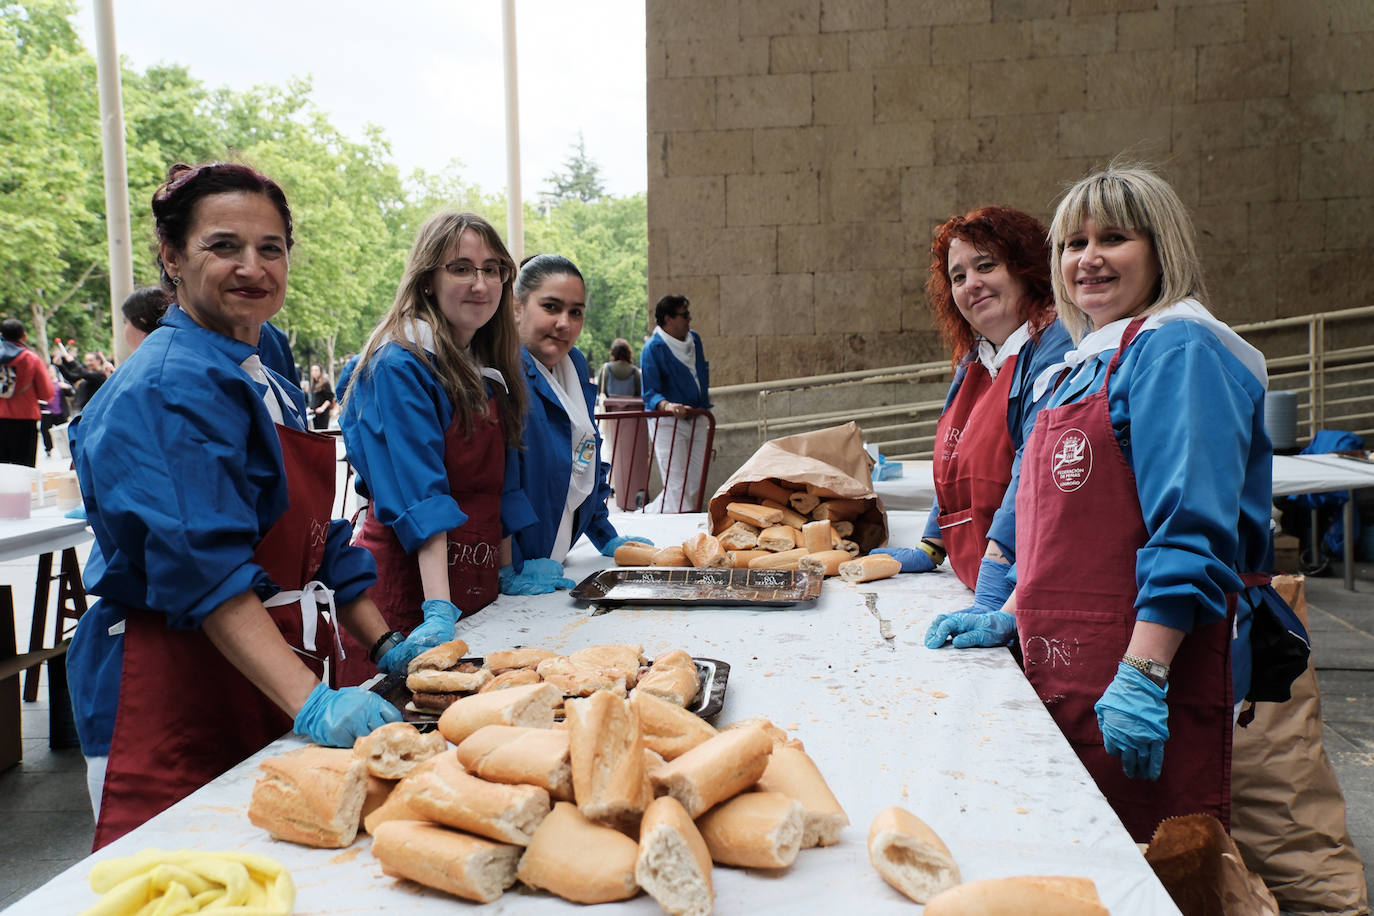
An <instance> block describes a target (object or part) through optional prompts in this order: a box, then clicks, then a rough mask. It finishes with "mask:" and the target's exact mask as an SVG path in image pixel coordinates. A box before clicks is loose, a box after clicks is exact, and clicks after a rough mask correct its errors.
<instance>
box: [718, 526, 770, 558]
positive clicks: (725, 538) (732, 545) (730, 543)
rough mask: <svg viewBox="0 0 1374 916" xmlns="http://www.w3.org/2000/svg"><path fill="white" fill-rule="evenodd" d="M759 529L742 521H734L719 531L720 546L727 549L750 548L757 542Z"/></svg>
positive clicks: (755, 545) (756, 544)
mask: <svg viewBox="0 0 1374 916" xmlns="http://www.w3.org/2000/svg"><path fill="white" fill-rule="evenodd" d="M759 530H760V529H758V528H755V527H754V526H753V525H748V524H745V523H744V522H735V523H734V524H732V525H731V526H730V527H729V528H726V529H725V530H724V531H722V532H721V533H720V535H719V536H718V537H719V540H720V546H721V547H723V548H725V550H727V551H734V550H752V549H754V548H755V547H757V546H758V544H759Z"/></svg>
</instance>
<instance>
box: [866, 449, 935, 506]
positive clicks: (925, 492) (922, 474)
mask: <svg viewBox="0 0 1374 916" xmlns="http://www.w3.org/2000/svg"><path fill="white" fill-rule="evenodd" d="M932 467H933V463H932V462H930V461H903V462H902V476H901V477H894V478H891V479H889V480H877V481H874V483H873V490H874V492H875V493H877V494H878V496H879V498H881V499H882V501H883V508H885V509H889V510H891V509H911V510H914V511H917V512H929V511H930V507H931V505H932V504H933V503H934V501H935V475H934V473H933V471H932Z"/></svg>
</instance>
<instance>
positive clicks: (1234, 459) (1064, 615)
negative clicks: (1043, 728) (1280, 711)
mask: <svg viewBox="0 0 1374 916" xmlns="http://www.w3.org/2000/svg"><path fill="white" fill-rule="evenodd" d="M1050 244H1051V251H1052V260H1051V273H1052V276H1053V278H1054V291H1055V298H1056V300H1057V301H1058V303H1059V312H1060V315H1061V316H1062V317H1063V321H1064V323H1065V325H1067V326H1068V328H1069V330H1070V331H1071V332H1072V334H1073V336H1074V341H1075V344H1076V346H1075V348H1074V349H1073V350H1072V351H1070V352H1069V353H1067V354H1065V358H1064V360H1063V361H1062V362H1061V363H1059V364H1058V365H1056V366H1052V367H1050V368H1049V369H1048V370H1047V371H1046V372H1045V373H1044V375H1043V377H1042V379H1041V380H1039V381H1038V382H1037V390H1039V389H1041V388H1044V389H1048V388H1049V386H1050V382H1051V380H1052V379H1055V378H1059V379H1061V381H1060V382H1059V384H1058V386H1057V387H1056V388H1055V389H1054V392H1053V394H1052V395H1051V396H1050V399H1049V403H1048V404H1047V405H1046V406H1045V408H1044V409H1043V410H1042V411H1041V413H1040V416H1039V417H1038V418H1037V420H1036V424H1035V430H1034V432H1033V433H1032V435H1031V436H1030V438H1029V439H1028V440H1027V442H1026V447H1025V458H1024V462H1023V463H1022V465H1021V467H1020V469H1019V472H1020V486H1019V492H1018V496H1017V505H1016V508H1017V512H1018V514H1019V515H1020V518H1021V520H1022V523H1023V536H1022V537H1021V538H1019V543H1018V557H1017V577H1016V578H1017V585H1016V592H1015V594H1014V595H1012V597H1011V600H1010V601H1008V602H1007V604H1006V607H1005V608H1004V609H1003V610H1002V611H999V612H998V613H997V615H995V616H997V617H998V618H999V622H998V623H997V624H996V626H995V627H994V629H996V631H997V632H998V633H999V634H1000V633H1006V632H1009V633H1010V634H1011V636H1012V638H1014V639H1016V640H1018V642H1019V645H1020V647H1021V652H1022V655H1023V657H1024V664H1025V669H1026V677H1027V678H1028V679H1029V680H1030V682H1031V684H1032V685H1033V686H1034V687H1035V690H1036V693H1038V694H1039V695H1040V697H1041V699H1043V700H1044V701H1045V705H1046V707H1047V708H1048V709H1049V711H1050V715H1052V716H1053V717H1054V720H1055V721H1056V722H1057V723H1058V724H1059V727H1060V728H1061V729H1062V730H1063V732H1064V735H1065V737H1066V738H1068V740H1069V743H1070V744H1071V745H1072V746H1073V749H1074V752H1075V753H1077V754H1078V757H1079V759H1080V760H1081V761H1082V762H1083V765H1084V766H1085V767H1086V768H1087V770H1088V772H1089V773H1091V774H1092V776H1093V779H1094V780H1095V781H1096V782H1097V785H1098V788H1100V789H1101V790H1102V794H1103V795H1105V796H1106V798H1107V801H1109V802H1110V803H1111V805H1112V808H1113V810H1115V811H1116V813H1117V815H1118V816H1119V817H1120V818H1121V822H1122V823H1123V824H1125V825H1126V828H1127V830H1129V831H1130V833H1131V836H1132V837H1133V838H1134V839H1135V840H1136V841H1137V842H1147V841H1148V840H1149V839H1150V837H1151V835H1152V834H1153V832H1154V830H1155V828H1156V827H1157V826H1158V825H1159V823H1160V821H1162V820H1163V819H1164V818H1167V817H1173V816H1177V815H1184V814H1193V813H1198V812H1203V813H1207V814H1211V815H1213V816H1214V817H1216V818H1217V819H1218V820H1220V821H1221V822H1222V824H1223V825H1225V824H1227V822H1228V818H1229V815H1230V801H1231V791H1230V775H1231V769H1230V761H1231V736H1232V731H1233V726H1234V722H1235V718H1234V717H1235V715H1236V714H1237V713H1238V712H1239V704H1240V702H1241V700H1242V699H1243V698H1244V697H1246V696H1247V694H1249V693H1250V692H1251V687H1252V677H1251V649H1250V630H1251V622H1252V619H1253V612H1254V610H1255V609H1256V608H1258V607H1259V606H1260V604H1261V603H1268V602H1270V601H1281V599H1279V598H1278V596H1277V595H1276V594H1275V593H1274V592H1273V589H1272V588H1268V587H1266V586H1267V583H1268V580H1269V577H1268V575H1265V574H1260V571H1261V570H1267V569H1268V568H1269V559H1270V533H1269V520H1270V513H1271V509H1272V492H1271V486H1270V485H1271V475H1272V462H1273V449H1272V448H1271V446H1270V442H1269V437H1268V435H1267V434H1266V433H1265V430H1264V393H1265V388H1266V386H1267V384H1268V377H1267V373H1266V369H1265V362H1264V356H1263V354H1261V353H1260V352H1259V351H1258V350H1256V349H1255V348H1254V347H1252V346H1250V345H1249V344H1248V343H1246V342H1245V341H1244V340H1242V339H1241V338H1240V337H1239V336H1238V335H1237V334H1236V333H1235V332H1234V331H1232V330H1231V329H1230V328H1228V327H1227V326H1226V324H1225V323H1223V322H1221V321H1219V320H1218V319H1217V318H1215V317H1214V316H1213V315H1212V313H1211V312H1210V311H1209V310H1208V307H1207V298H1208V297H1207V291H1206V288H1205V286H1204V284H1203V277H1202V267H1201V263H1200V261H1199V259H1198V254H1197V245H1196V241H1195V233H1194V229H1193V224H1192V219H1191V218H1190V217H1189V215H1188V211H1187V210H1186V209H1185V208H1184V206H1183V204H1182V202H1181V201H1180V200H1179V198H1178V195H1177V194H1176V193H1175V192H1174V190H1173V188H1171V187H1170V186H1169V185H1168V183H1167V182H1165V181H1164V180H1163V179H1161V178H1160V177H1159V176H1158V175H1155V174H1154V173H1153V172H1151V171H1148V170H1146V169H1143V168H1135V167H1130V166H1124V167H1123V166H1118V165H1112V166H1110V167H1108V168H1107V169H1105V170H1103V171H1100V172H1097V173H1095V174H1093V175H1090V176H1088V177H1087V178H1084V179H1083V180H1081V181H1079V182H1078V183H1077V184H1076V185H1074V186H1073V187H1072V188H1070V189H1069V191H1068V193H1067V194H1066V195H1065V196H1064V199H1063V200H1062V201H1060V203H1059V207H1058V209H1057V210H1056V211H1055V215H1054V222H1053V225H1052V227H1051V235H1050ZM1085 539H1086V542H1085ZM955 645H959V642H958V641H957V640H956V642H955ZM972 645H988V643H987V642H982V641H976V642H973V643H972ZM1299 670H1301V668H1299ZM1255 673H1256V674H1259V675H1263V676H1264V685H1265V687H1266V688H1268V687H1271V686H1272V677H1271V672H1269V671H1267V670H1266V671H1263V672H1259V671H1257V672H1255ZM1283 686H1284V688H1285V695H1286V685H1283ZM1166 751H1167V753H1166Z"/></svg>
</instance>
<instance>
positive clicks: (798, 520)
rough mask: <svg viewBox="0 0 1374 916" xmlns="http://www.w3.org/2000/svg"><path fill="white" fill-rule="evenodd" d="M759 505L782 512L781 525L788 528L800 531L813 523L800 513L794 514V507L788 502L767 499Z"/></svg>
mask: <svg viewBox="0 0 1374 916" xmlns="http://www.w3.org/2000/svg"><path fill="white" fill-rule="evenodd" d="M759 505H761V506H763V507H764V508H766V509H777V510H778V511H779V512H781V513H782V522H781V523H780V524H783V525H786V526H787V527H788V528H794V529H796V530H798V531H800V530H801V528H802V526H803V525H805V524H806V523H807V522H809V521H811V519H809V518H807V517H806V516H805V515H802V514H801V513H799V512H793V511H792V507H791V506H789V505H788V504H787V501H786V500H783V501H782V502H777V501H775V500H771V499H765V500H764V501H763V502H761V503H759ZM797 546H798V547H800V546H802V545H801V544H798V545H797Z"/></svg>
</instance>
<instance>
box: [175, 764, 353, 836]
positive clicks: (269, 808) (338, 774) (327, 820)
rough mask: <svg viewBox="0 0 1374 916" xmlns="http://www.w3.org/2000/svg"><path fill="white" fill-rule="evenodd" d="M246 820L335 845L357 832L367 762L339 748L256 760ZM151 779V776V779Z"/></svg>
mask: <svg viewBox="0 0 1374 916" xmlns="http://www.w3.org/2000/svg"><path fill="white" fill-rule="evenodd" d="M258 769H260V770H261V771H262V775H261V776H259V777H258V781H257V783H256V784H254V786H253V796H252V800H251V801H250V802H249V804H248V820H250V821H252V822H253V824H254V826H257V827H261V828H262V829H263V830H266V831H267V832H268V833H270V834H272V836H274V837H277V838H278V839H281V840H290V841H291V842H293V843H300V844H302V845H304V846H319V847H321V848H326V849H331V848H332V849H339V848H342V847H344V846H348V845H349V844H351V843H352V842H353V839H354V838H355V837H356V836H357V835H358V825H359V824H360V823H361V822H362V811H363V800H364V799H365V798H366V797H367V762H366V761H365V760H364V759H363V758H362V757H359V756H357V755H355V754H354V753H353V751H352V750H351V749H349V748H343V747H317V746H315V745H311V746H310V747H303V748H300V749H299V750H295V751H291V752H290V753H288V754H284V755H282V756H281V757H269V758H268V759H266V760H264V761H263V762H262V763H260V764H258ZM150 778H152V777H150Z"/></svg>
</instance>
